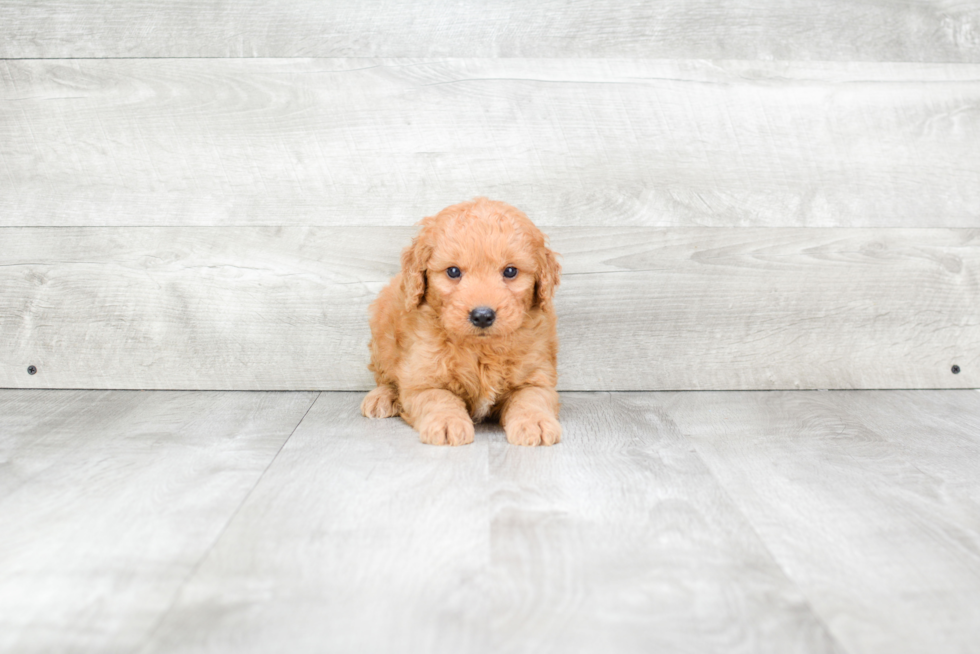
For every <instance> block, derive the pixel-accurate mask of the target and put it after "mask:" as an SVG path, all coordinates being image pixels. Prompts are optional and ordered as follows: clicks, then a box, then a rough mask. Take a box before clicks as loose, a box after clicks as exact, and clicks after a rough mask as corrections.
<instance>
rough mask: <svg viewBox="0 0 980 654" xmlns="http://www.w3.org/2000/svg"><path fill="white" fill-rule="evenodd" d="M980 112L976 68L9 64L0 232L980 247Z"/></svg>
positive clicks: (540, 62) (453, 62)
mask: <svg viewBox="0 0 980 654" xmlns="http://www.w3.org/2000/svg"><path fill="white" fill-rule="evenodd" d="M5 6H9V5H5ZM352 6H353V5H352ZM794 11H795V9H794ZM0 24H2V23H0ZM862 29H864V27H863V26H862ZM977 104H980V65H973V64H969V65H968V64H962V65H933V64H892V63H888V64H880V63H869V64H861V63H826V62H823V63H819V62H818V63H772V62H769V63H765V62H705V61H642V60H632V61H631V60H622V59H619V60H607V59H531V60H528V59H508V60H492V59H491V60H488V59H436V60H404V59H402V60H391V59H326V60H325V59H318V60H268V59H266V60H200V59H199V60H174V59H164V60H160V59H156V60H152V59H150V60H108V61H106V60H102V61H91V60H74V61H10V60H9V61H5V62H3V63H2V65H0V184H2V187H3V192H2V193H0V225H7V226H49V225H58V226H69V225H75V226H101V225H216V224H239V225H241V224H266V225H268V224H274V225H284V224H310V225H392V226H396V225H410V224H413V223H415V222H416V221H417V220H419V219H420V218H422V217H423V216H425V215H431V214H433V213H435V212H436V211H438V210H439V209H441V208H442V207H444V206H447V205H449V204H452V203H454V202H458V201H460V200H463V199H468V198H470V197H473V196H476V195H489V196H492V197H495V198H499V199H503V200H506V201H508V202H510V203H512V204H514V205H516V206H519V207H521V208H522V209H524V210H525V211H527V212H528V214H529V215H530V216H532V218H534V219H535V220H536V221H537V222H538V223H539V224H542V225H561V226H566V225H581V226H585V225H611V226H612V225H616V226H622V225H636V226H691V225H703V226H715V227H734V226H784V227H786V226H809V227H963V228H965V227H976V226H977V225H978V218H977V216H978V215H980V183H978V181H977V180H978V179H980V149H978V148H976V147H975V144H976V143H977V142H980V114H978V113H977V112H975V111H971V110H970V107H973V106H976V105H977Z"/></svg>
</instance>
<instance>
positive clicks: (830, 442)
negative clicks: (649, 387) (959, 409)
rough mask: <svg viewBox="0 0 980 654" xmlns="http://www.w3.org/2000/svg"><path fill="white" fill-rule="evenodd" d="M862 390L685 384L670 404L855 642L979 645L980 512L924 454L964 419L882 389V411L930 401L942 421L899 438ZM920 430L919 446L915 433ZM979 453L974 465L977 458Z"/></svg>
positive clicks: (935, 647)
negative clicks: (744, 389)
mask: <svg viewBox="0 0 980 654" xmlns="http://www.w3.org/2000/svg"><path fill="white" fill-rule="evenodd" d="M944 393H945V391H944ZM970 394H972V393H970ZM854 396H855V394H853V393H833V392H826V393H768V394H749V393H724V394H722V393H710V394H696V395H695V394H678V395H676V396H675V397H674V399H673V400H671V401H667V402H665V405H666V411H667V412H668V414H669V415H670V416H671V417H672V418H673V420H675V421H676V424H677V426H678V428H679V429H680V431H681V432H682V433H684V434H685V435H687V436H689V437H690V438H691V439H692V440H693V441H694V443H695V446H696V447H697V451H698V452H699V453H700V454H701V456H702V457H704V459H705V461H706V463H707V465H708V467H709V468H710V469H711V471H712V472H713V473H714V475H715V476H716V477H717V478H718V479H719V481H720V482H721V484H722V486H724V487H725V489H726V490H727V491H728V492H729V494H730V496H731V497H732V498H733V501H734V503H735V504H736V505H737V506H738V507H739V509H740V510H741V511H742V512H743V513H744V514H745V516H746V517H747V518H748V520H749V521H750V522H751V524H752V525H753V527H754V528H755V529H756V531H757V532H758V533H759V535H760V536H761V538H762V540H763V541H764V542H765V543H766V545H767V547H768V548H769V550H770V551H771V552H772V554H773V556H774V557H775V559H776V560H777V561H778V562H779V563H780V564H781V565H782V567H783V569H784V570H786V572H787V574H788V575H789V577H790V578H791V579H792V580H794V581H795V582H796V583H798V584H799V586H800V588H801V590H802V591H803V593H804V594H805V595H806V597H807V598H808V599H809V602H810V605H811V606H812V607H813V609H814V610H815V611H816V612H817V614H818V615H819V616H821V617H822V618H823V619H824V620H825V621H826V623H827V625H828V626H829V628H830V630H831V632H832V634H833V635H834V637H835V638H836V639H837V640H838V641H839V642H840V643H841V645H843V647H844V648H845V649H846V650H847V651H852V652H872V651H874V652H896V653H900V652H925V651H937V652H938V651H943V652H964V653H965V652H970V651H973V650H974V649H975V647H976V643H977V642H978V641H980V511H978V505H977V503H976V501H975V500H971V499H970V498H969V497H968V496H966V495H964V494H962V493H961V492H960V489H958V488H956V487H955V484H953V485H951V484H950V482H955V479H954V478H947V477H946V476H945V474H944V472H943V471H942V470H941V469H940V468H939V467H936V466H932V465H930V466H929V467H927V468H924V467H923V466H922V465H921V463H922V460H921V459H920V457H919V456H918V454H921V450H922V449H923V448H925V443H926V441H927V440H931V441H932V446H931V449H932V452H933V454H931V455H927V459H931V460H932V461H933V462H935V461H937V460H939V458H941V457H942V456H943V449H944V448H945V447H946V443H947V438H946V437H947V435H949V434H951V432H952V431H953V430H951V429H950V427H949V425H948V424H947V423H946V422H945V420H944V416H943V415H942V414H941V413H934V412H932V411H931V409H929V407H928V404H927V403H926V404H920V403H919V402H917V401H916V397H917V394H911V393H909V394H905V395H902V396H896V395H894V394H884V395H879V396H877V397H878V398H881V397H886V398H890V400H891V401H889V402H887V405H883V406H882V407H881V408H882V409H887V410H888V411H894V412H896V413H897V414H898V417H911V416H913V415H916V414H919V413H925V414H926V415H927V416H928V417H926V415H923V416H921V419H922V420H923V421H925V422H931V423H932V427H931V428H930V429H929V431H928V432H921V431H920V432H918V433H915V434H914V435H912V436H909V437H904V438H900V440H895V439H896V438H897V437H898V434H897V432H896V431H895V430H894V429H893V428H892V427H888V428H887V430H888V431H889V432H890V433H891V436H889V437H887V438H886V437H883V436H882V435H881V432H880V431H879V426H878V423H877V421H876V420H875V414H873V413H872V414H869V413H867V412H866V408H867V404H868V402H873V400H866V401H863V402H860V405H861V406H860V408H859V409H858V410H855V411H852V410H851V409H852V408H857V406H858V405H857V404H852V403H851V402H850V401H849V398H853V397H854ZM896 400H905V401H904V402H901V401H896ZM963 401H965V400H963ZM969 404H970V406H971V407H972V408H968V410H967V412H966V413H965V414H957V418H959V417H962V416H963V415H966V416H967V417H970V419H972V417H975V416H976V411H977V409H978V402H977V400H976V399H975V398H974V400H973V401H972V402H970V403H969ZM930 419H931V420H930ZM893 424H895V425H897V422H896V423H893ZM922 424H925V423H924V422H920V423H919V424H916V423H911V424H909V425H908V426H906V427H905V432H906V433H910V432H914V431H916V430H918V429H919V428H920V427H921V425H922ZM912 440H914V441H918V442H919V443H920V446H918V447H917V448H916V449H917V450H919V451H918V452H913V450H909V449H907V448H906V446H905V445H904V443H908V442H910V441H912ZM961 453H962V450H961ZM971 457H972V459H971V461H970V465H972V466H973V469H974V470H976V469H977V466H980V456H977V453H976V452H975V451H974V452H973V453H972V454H971ZM971 485H972V486H973V488H974V491H973V492H975V489H976V486H977V481H976V475H975V474H974V475H973V480H972V484H971Z"/></svg>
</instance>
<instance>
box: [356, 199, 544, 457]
mask: <svg viewBox="0 0 980 654" xmlns="http://www.w3.org/2000/svg"><path fill="white" fill-rule="evenodd" d="M420 225H421V226H422V228H421V230H420V231H419V233H418V235H417V236H416V237H415V239H414V240H413V241H412V244H411V245H410V246H409V247H407V248H405V250H404V252H402V258H401V265H402V269H401V272H400V273H398V274H397V275H395V277H394V278H393V279H392V280H391V283H390V284H388V286H386V287H385V288H384V289H383V290H382V291H381V293H380V294H379V295H378V299H377V300H375V301H374V303H373V304H372V305H371V336H372V338H371V365H370V366H368V368H369V369H370V370H372V371H374V378H375V381H376V383H377V384H378V387H377V388H375V389H374V390H373V391H371V392H370V393H368V395H367V397H365V398H364V402H363V403H362V404H361V412H362V413H364V415H365V416H368V417H369V418H388V417H390V416H394V415H399V414H400V415H401V416H402V418H404V419H405V421H406V422H408V424H410V425H412V426H413V427H414V428H415V429H417V430H418V432H419V436H420V438H421V440H422V442H423V443H430V444H432V445H446V444H448V445H463V444H465V443H472V442H473V421H477V422H479V421H480V420H483V419H484V418H487V417H491V418H499V420H500V423H501V424H502V425H503V427H504V431H505V432H506V434H507V440H508V441H510V442H511V443H513V444H515V445H553V444H554V443H557V442H558V441H559V439H560V438H561V426H560V425H559V424H558V393H557V392H556V391H555V385H556V383H557V381H558V379H557V377H558V376H557V373H556V370H555V360H556V357H557V354H558V338H557V334H556V332H555V311H554V308H553V307H552V298H553V297H554V293H555V287H556V286H557V285H558V280H559V276H560V274H561V267H560V266H559V265H558V262H557V260H556V259H555V254H554V253H553V252H552V251H551V250H549V249H548V248H547V246H546V245H545V237H544V234H542V233H541V231H540V230H538V228H537V227H535V226H534V224H533V223H531V221H530V220H528V217H527V216H525V215H524V214H523V213H521V212H520V211H518V210H517V209H515V208H514V207H512V206H510V205H508V204H504V203H503V202H495V201H492V200H488V199H486V198H477V199H475V200H473V201H472V202H463V203H461V204H456V205H453V206H451V207H448V208H446V209H443V210H442V211H440V212H439V213H438V214H436V215H435V216H431V217H429V218H426V219H424V220H423V221H422V222H421V223H420Z"/></svg>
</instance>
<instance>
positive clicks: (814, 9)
mask: <svg viewBox="0 0 980 654" xmlns="http://www.w3.org/2000/svg"><path fill="white" fill-rule="evenodd" d="M0 26H2V28H0V36H2V38H0V57H11V58H13V57H18V58H19V57H297V56H299V57H308V56H318V57H337V56H345V57H346V56H362V57H363V56H384V57H409V56H410V57H423V56H425V57H427V56H449V57H472V56H482V57H529V56H530V57H582V56H592V57H649V58H660V59H669V58H688V57H689V58H702V59H766V60H769V59H795V60H801V59H812V60H859V61H955V62H964V61H972V62H980V11H978V9H977V7H976V6H975V5H974V4H973V3H969V2H967V3H964V2H956V1H953V0H924V1H920V2H914V3H898V2H849V1H848V0H831V1H829V2H819V3H802V4H801V3H784V2H777V1H775V0H723V1H721V2H708V1H706V0H699V1H697V2H678V1H673V2H656V3H649V2H637V1H627V2H622V1H620V2H616V1H613V0H598V1H591V2H585V1H582V0H578V1H573V2H559V1H557V0H545V1H542V2H535V3H524V2H519V1H518V0H506V1H504V2H493V3H478V2H451V1H449V0H439V1H436V2H426V3H412V2H405V1H401V2H388V1H384V0H369V1H365V2H357V3H349V2H348V3H344V2H337V1H331V2H318V1H316V0H290V1H288V2H282V1H279V2H271V1H269V0H248V1H240V2H231V1H229V0H217V1H209V2H191V1H189V0H179V1H177V2H161V1H160V0H138V1H126V0H114V1H111V2H97V1H95V0H85V1H81V2H79V1H77V0H76V1H73V2H68V1H66V0H43V1H40V2H38V1H37V0H8V1H6V2H4V3H2V4H0Z"/></svg>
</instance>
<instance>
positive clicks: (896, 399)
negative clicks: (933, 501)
mask: <svg viewBox="0 0 980 654" xmlns="http://www.w3.org/2000/svg"><path fill="white" fill-rule="evenodd" d="M834 401H835V405H836V406H840V407H841V408H843V409H844V410H845V411H847V412H848V413H849V414H851V415H858V416H860V417H861V421H862V422H863V423H864V424H866V425H868V426H869V427H871V428H872V429H873V430H874V431H875V433H876V434H878V435H880V436H881V437H882V438H883V439H885V440H886V441H888V442H889V443H894V444H895V445H896V446H898V447H899V448H901V449H902V450H903V451H904V452H905V453H906V454H907V455H908V457H909V459H910V460H912V461H913V462H914V464H915V467H916V468H919V469H920V470H922V471H923V472H924V473H926V474H928V475H931V476H932V477H934V478H936V479H939V480H942V487H943V490H944V493H947V494H953V495H957V496H959V498H960V499H961V500H969V501H971V502H972V503H973V504H974V505H975V507H976V508H975V512H976V514H977V515H980V483H978V482H977V479H978V475H977V470H978V469H980V392H977V391H967V390H964V391H956V392H951V391H950V392H939V391H902V392H892V391H869V392H862V393H846V394H843V395H842V396H841V397H837V396H835V397H834Z"/></svg>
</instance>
